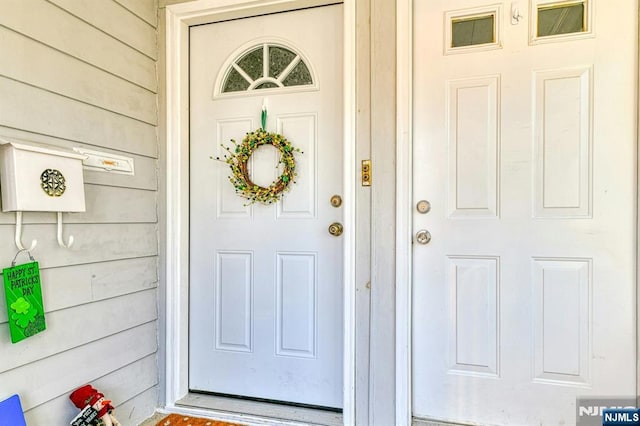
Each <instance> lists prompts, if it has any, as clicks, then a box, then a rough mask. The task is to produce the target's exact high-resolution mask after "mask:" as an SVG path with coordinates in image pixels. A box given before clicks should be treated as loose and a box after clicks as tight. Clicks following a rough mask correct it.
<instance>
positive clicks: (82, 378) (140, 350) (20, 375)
mask: <svg viewBox="0 0 640 426" xmlns="http://www.w3.org/2000/svg"><path fill="white" fill-rule="evenodd" d="M90 316H95V314H94V315H90ZM84 319H86V318H83V320H84ZM75 321H76V322H78V323H81V322H82V321H80V320H79V319H78V318H76V319H75ZM103 322H108V321H103ZM85 331H86V330H85V329H83V330H79V331H78V332H80V333H84V332H85ZM156 333H157V327H156V324H155V322H152V323H147V324H144V325H141V326H138V327H135V328H132V329H129V330H126V331H123V332H122V333H118V334H114V335H112V336H109V337H106V338H104V339H101V340H97V341H94V342H91V343H90V344H87V345H83V346H81V347H79V348H77V349H75V350H73V351H66V352H62V353H58V354H57V355H54V356H50V357H48V358H44V359H41V360H39V361H36V362H34V363H32V364H31V365H28V366H25V367H23V368H16V369H13V370H10V371H7V372H5V373H3V374H0V383H1V384H2V385H0V386H1V387H3V388H4V387H6V389H7V390H9V389H11V392H15V393H18V394H20V397H21V399H22V407H23V409H24V410H25V411H26V410H30V409H31V408H33V407H36V406H38V405H41V404H43V403H45V402H48V401H50V400H51V399H52V396H54V397H55V396H56V395H62V394H65V393H67V392H69V393H70V392H71V391H73V390H74V389H76V388H77V387H79V386H82V385H83V384H85V383H89V382H90V381H91V380H94V379H95V378H97V377H102V376H105V375H107V374H109V373H111V372H113V371H116V370H117V369H120V368H122V367H124V366H126V365H129V364H130V363H131V362H133V361H135V360H139V359H142V358H144V357H146V356H148V355H151V354H153V353H155V352H156V351H157V341H156ZM32 339H33V338H32ZM3 352H4V350H3ZM109 396H110V397H112V396H111V395H109ZM51 415H52V418H53V419H56V418H57V415H58V413H51ZM65 420H66V419H65ZM69 420H71V419H69ZM37 424H38V423H36V425H37ZM44 424H49V423H44ZM55 424H56V425H58V424H59V425H64V424H68V421H60V422H58V421H56V423H55Z"/></svg>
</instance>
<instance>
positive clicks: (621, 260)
mask: <svg viewBox="0 0 640 426" xmlns="http://www.w3.org/2000/svg"><path fill="white" fill-rule="evenodd" d="M520 3H521V8H520V14H521V15H527V14H531V13H533V14H536V10H537V5H538V4H541V5H542V4H544V5H545V7H546V6H549V5H550V2H549V1H546V0H545V1H544V2H543V1H532V2H530V3H531V8H530V10H527V9H526V8H525V7H524V5H522V2H520ZM594 3H595V2H593V1H590V2H587V3H586V5H587V7H586V10H587V14H588V16H586V17H585V19H584V22H585V25H586V26H587V28H586V31H585V32H584V34H581V33H579V34H571V33H568V34H560V35H552V36H550V37H547V38H544V37H542V38H541V37H537V36H536V34H537V33H536V31H535V29H533V28H531V25H534V24H535V22H536V20H535V19H530V18H532V17H529V16H521V17H520V18H519V20H515V22H514V23H513V24H512V19H511V16H510V14H511V13H510V12H511V2H504V3H499V4H491V3H489V4H487V3H485V2H482V1H478V0H473V1H472V0H455V1H429V2H424V1H416V2H414V70H413V75H414V93H413V99H414V117H413V122H414V129H413V135H414V142H413V146H414V153H413V154H414V158H413V161H414V165H413V170H414V176H413V188H414V189H413V195H414V201H415V202H416V203H417V202H418V201H419V200H422V199H426V200H428V201H429V202H430V203H431V211H430V212H429V213H427V214H419V213H418V212H416V213H415V214H414V218H413V222H414V232H417V231H418V230H420V229H425V230H428V231H429V232H430V233H431V235H432V240H431V242H430V243H428V244H426V245H422V244H418V242H417V241H414V246H413V256H414V257H413V265H414V270H413V277H414V280H413V318H412V323H413V373H412V374H413V378H412V381H413V407H414V413H413V414H414V416H417V417H423V418H436V419H443V420H452V421H471V422H477V423H480V424H504V425H527V424H548V425H557V424H575V421H576V419H575V416H576V414H575V404H576V397H579V396H620V395H627V396H633V395H634V394H635V390H636V380H635V378H636V366H635V363H636V361H635V345H636V342H635V340H636V339H635V336H636V327H635V294H636V293H635V265H636V263H635V244H636V238H635V236H636V225H635V209H636V160H635V159H636V116H637V109H636V93H637V83H636V79H637V68H636V67H637V63H636V57H637V53H636V52H637V22H636V21H637V6H638V5H637V2H636V1H628V2H623V1H612V2H609V1H607V2H598V3H597V8H594V7H593V6H594ZM492 13H493V15H492V16H493V19H494V22H495V27H494V32H495V33H494V34H493V37H492V36H491V33H490V32H489V33H487V31H489V30H487V28H486V25H487V22H491V19H490V18H487V16H488V14H489V15H491V14H492ZM571 13H572V14H573V13H574V12H573V11H572V12H571ZM593 13H595V14H593ZM571 16H573V15H571ZM474 17H479V18H482V19H481V21H482V22H480V23H478V25H480V24H482V25H483V26H482V27H477V31H480V30H481V33H478V32H476V33H475V35H474V33H473V31H474V30H473V25H472V24H471V22H472V21H473V19H471V18H474ZM550 19H552V21H553V19H556V21H554V22H555V23H556V24H558V27H557V28H556V30H557V31H560V32H561V31H565V30H567V28H569V29H572V28H573V29H575V28H579V27H580V26H579V25H577V24H575V23H573V24H571V25H568V24H566V22H564V21H563V22H564V23H563V22H560V21H561V20H562V19H565V18H561V17H560V15H559V14H558V16H557V17H556V18H550ZM566 19H569V18H566ZM452 22H456V24H460V25H463V26H464V25H467V27H466V28H467V29H464V28H463V26H460V27H458V29H457V30H456V29H455V28H454V29H452ZM443 25H444V28H443ZM544 25H547V27H548V28H547V27H545V28H546V29H545V30H544V33H548V32H549V31H556V30H554V29H553V27H552V26H550V25H551V24H550V22H549V20H548V19H547V18H545V21H544ZM567 25H568V26H567ZM460 28H463V29H462V30H461V29H460ZM550 28H551V29H550ZM456 31H459V33H458V34H456ZM460 31H461V32H460ZM465 31H466V32H465ZM452 33H453V35H452ZM478 34H480V35H482V37H480V36H479V35H478ZM487 34H489V35H487ZM452 40H454V41H455V43H457V44H458V45H460V47H458V48H456V47H452V43H453V42H452ZM476 40H480V42H483V41H487V40H488V41H491V42H490V43H485V44H478V45H474V44H473V43H475V41H476Z"/></svg>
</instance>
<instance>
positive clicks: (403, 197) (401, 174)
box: [395, 0, 640, 426]
mask: <svg viewBox="0 0 640 426" xmlns="http://www.w3.org/2000/svg"><path fill="white" fill-rule="evenodd" d="M413 3H414V0H396V28H397V29H398V34H397V44H396V49H397V50H396V73H397V83H396V84H397V85H396V91H397V98H396V99H397V101H396V102H397V105H396V132H397V134H396V161H397V168H396V220H397V224H396V365H395V367H396V383H395V384H396V425H406V426H409V425H411V421H412V414H413V407H412V398H413V396H412V386H413V385H412V382H411V374H412V371H411V369H412V359H411V350H412V293H411V292H412V270H413V266H412V242H413V223H412V216H413V206H412V202H413V201H412V200H413V179H412V176H413V162H412V157H413V155H412V153H413V135H412V132H413ZM637 15H638V22H639V25H638V37H637V39H638V52H639V53H638V55H639V57H640V5H639V7H638V12H637ZM636 67H638V69H637V70H636V71H637V73H638V79H637V82H638V83H637V86H638V87H636V89H637V90H636V102H637V105H638V107H637V113H638V118H637V123H640V66H639V65H638V59H636ZM638 127H640V126H639V125H638V124H636V132H637V133H636V153H637V158H636V167H635V168H636V182H637V188H636V193H637V194H638V196H637V197H638V206H636V232H637V234H636V245H635V246H636V313H635V316H636V347H637V349H636V397H638V395H640V356H639V354H640V318H639V315H638V313H639V312H638V308H639V307H640V173H638V165H639V164H640V149H639V147H640V128H638Z"/></svg>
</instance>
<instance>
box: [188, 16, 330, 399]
mask: <svg viewBox="0 0 640 426" xmlns="http://www.w3.org/2000/svg"><path fill="white" fill-rule="evenodd" d="M189 64H190V65H189V67H190V108H191V110H190V117H191V123H190V197H191V200H190V288H189V293H190V294H189V298H190V305H189V310H190V318H189V330H190V331H189V387H190V389H191V390H193V391H205V392H213V393H218V394H228V395H238V396H243V397H254V398H262V399H268V400H275V401H284V402H294V403H301V404H311V405H316V406H324V407H334V408H340V407H341V406H342V311H343V302H342V290H343V288H342V238H341V237H339V236H333V235H330V234H329V232H328V228H329V225H330V224H332V223H333V222H341V220H342V207H340V206H338V207H334V206H333V205H332V204H331V201H330V200H331V197H332V196H333V195H338V196H340V195H341V194H342V193H341V191H342V169H343V163H342V78H339V76H341V75H342V6H341V5H335V6H328V7H321V8H314V9H308V10H300V11H295V12H288V13H280V14H276V15H266V16H259V17H252V18H247V19H241V20H233V21H228V22H221V23H214V24H209V25H202V26H196V27H192V28H191V30H190V62H189ZM263 105H265V106H266V109H267V122H266V130H267V131H269V132H278V133H281V134H283V135H284V136H285V137H286V138H287V139H288V140H289V141H290V142H291V143H292V144H293V146H295V147H297V148H299V149H300V150H301V151H303V152H302V153H297V154H295V159H296V172H297V174H298V176H297V178H296V182H295V183H294V184H292V187H291V190H290V191H289V192H288V193H286V195H285V196H284V198H283V200H282V201H280V202H277V203H275V204H271V205H262V204H257V203H256V204H251V205H247V200H246V199H244V198H241V197H240V196H238V195H237V194H236V193H235V189H234V186H233V185H232V184H231V183H230V182H229V179H228V176H229V174H230V169H229V167H228V165H227V164H225V163H224V162H221V161H216V160H215V158H216V157H218V156H220V157H222V156H223V155H224V154H225V151H224V149H223V148H222V147H221V145H224V146H227V147H231V148H233V145H232V142H231V140H232V139H235V140H236V141H237V142H238V143H239V142H240V141H241V140H242V139H243V137H244V136H245V134H246V133H247V132H250V131H252V130H255V129H257V128H259V127H260V125H261V110H262V107H263ZM278 159H279V153H278V151H277V150H276V149H275V148H273V147H271V146H262V147H260V148H259V149H257V150H256V151H255V153H254V154H253V155H252V156H251V158H250V163H249V167H250V175H251V178H252V180H253V181H254V182H255V183H256V184H258V185H261V186H269V185H270V184H271V183H272V182H273V181H274V180H276V179H277V176H279V173H280V172H279V169H278Z"/></svg>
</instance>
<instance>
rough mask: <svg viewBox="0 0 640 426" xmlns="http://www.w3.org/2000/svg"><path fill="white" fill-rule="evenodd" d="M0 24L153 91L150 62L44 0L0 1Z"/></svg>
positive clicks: (152, 62)
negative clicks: (0, 3)
mask: <svg viewBox="0 0 640 426" xmlns="http://www.w3.org/2000/svg"><path fill="white" fill-rule="evenodd" d="M0 24H1V25H3V26H5V27H7V28H11V29H13V30H15V31H17V32H19V33H21V34H24V35H26V36H28V37H31V38H33V39H34V40H40V41H42V42H43V43H46V44H47V45H49V46H51V47H53V48H55V49H58V50H60V51H62V52H65V53H67V54H69V55H71V56H74V57H76V58H78V59H81V60H83V61H85V62H87V63H89V64H93V65H95V66H96V67H98V68H101V69H103V70H106V71H109V72H110V73H112V74H114V75H117V76H119V77H122V78H124V79H125V80H129V81H131V82H133V83H135V84H137V85H139V86H141V87H144V88H146V89H148V90H151V91H152V92H156V91H157V79H156V64H155V61H154V60H153V59H151V58H149V57H148V56H145V55H143V54H142V53H140V52H138V51H136V50H134V49H132V48H130V47H129V46H127V45H125V44H123V43H121V42H120V41H118V40H116V39H115V38H113V37H110V36H109V35H107V34H105V33H104V32H102V31H100V30H99V29H97V28H93V27H91V26H89V25H87V24H86V23H85V22H83V21H82V20H80V19H78V18H76V17H75V16H73V15H70V14H69V13H67V12H65V11H64V10H62V9H60V8H58V7H56V6H55V5H53V4H51V3H48V2H46V1H44V0H3V1H2V13H0Z"/></svg>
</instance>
